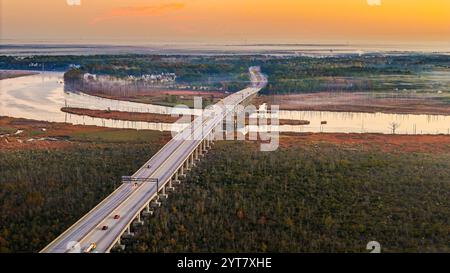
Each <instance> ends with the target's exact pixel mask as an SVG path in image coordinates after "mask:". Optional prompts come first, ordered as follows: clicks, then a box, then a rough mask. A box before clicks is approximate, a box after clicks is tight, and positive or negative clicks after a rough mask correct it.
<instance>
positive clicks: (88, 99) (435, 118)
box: [0, 72, 450, 134]
mask: <svg viewBox="0 0 450 273" xmlns="http://www.w3.org/2000/svg"><path fill="white" fill-rule="evenodd" d="M62 79H63V74H62V73H59V72H44V73H40V74H38V75H32V76H26V77H20V78H14V79H6V80H1V81H0V115H1V116H10V117H16V118H27V119H35V120H44V121H50V122H68V123H71V124H81V125H96V126H103V127H111V128H133V129H151V130H160V131H170V130H171V129H172V124H168V123H149V122H132V121H118V120H109V119H100V118H91V117H87V116H79V115H73V114H66V113H64V112H62V111H61V108H62V107H64V106H70V107H80V108H88V109H98V110H106V109H108V108H109V109H110V110H116V111H128V112H141V113H158V114H170V113H171V108H170V107H165V106H158V105H148V104H142V103H134V102H126V101H117V100H111V99H105V98H99V97H95V96H89V95H86V94H84V93H74V92H65V91H64V84H63V81H62ZM192 111H196V110H188V109H185V110H179V111H178V113H180V114H190V113H192ZM195 114H199V112H198V111H196V112H195ZM280 118H281V119H290V120H308V121H310V122H311V123H310V125H295V126H293V125H292V126H291V125H281V126H279V127H272V130H280V131H282V132H341V133H392V125H393V124H396V130H395V131H396V133H398V134H449V133H450V116H444V115H413V114H406V115H404V114H383V113H354V112H326V111H280ZM182 127H183V126H182V125H181V126H178V127H177V130H179V129H181V128H182ZM251 129H256V128H251Z"/></svg>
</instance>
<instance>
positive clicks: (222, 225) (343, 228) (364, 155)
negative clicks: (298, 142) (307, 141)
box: [125, 142, 450, 252]
mask: <svg viewBox="0 0 450 273" xmlns="http://www.w3.org/2000/svg"><path fill="white" fill-rule="evenodd" d="M256 147H257V146H256V145H253V144H249V143H233V142H222V143H218V144H217V145H216V146H215V147H214V149H213V150H212V151H211V152H210V154H209V155H208V156H207V159H206V160H203V161H202V163H200V165H199V167H198V168H195V169H194V171H193V172H192V173H191V174H190V175H189V176H188V178H187V179H186V181H184V182H183V183H182V185H181V186H180V187H179V188H177V189H176V192H175V193H174V194H172V195H171V196H170V197H169V199H168V201H167V202H166V203H165V204H164V205H163V206H162V207H161V208H160V209H158V210H157V211H156V213H155V215H154V216H153V217H151V218H149V219H148V221H146V224H145V225H144V227H141V228H139V229H136V230H135V232H136V234H137V235H136V237H135V238H133V239H132V240H131V241H129V242H128V245H127V247H126V248H125V252H367V250H366V245H367V243H368V242H369V241H372V240H376V241H378V242H380V244H381V246H382V251H383V252H439V251H443V252H448V251H450V245H449V241H448V238H449V227H450V209H449V207H448V204H449V203H450V196H449V194H448V193H449V192H450V184H449V183H448V182H449V181H450V154H448V153H446V154H441V155H431V154H422V153H383V152H380V151H364V150H357V149H354V148H344V147H341V146H336V145H331V144H319V145H311V146H309V147H301V146H297V147H291V148H289V149H286V148H284V149H279V150H278V151H276V152H273V153H264V152H260V151H258V150H257V148H256Z"/></svg>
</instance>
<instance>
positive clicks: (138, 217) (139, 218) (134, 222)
mask: <svg viewBox="0 0 450 273" xmlns="http://www.w3.org/2000/svg"><path fill="white" fill-rule="evenodd" d="M143 224H144V221H142V220H141V213H139V214H138V215H137V217H136V219H135V220H134V221H133V225H134V226H142V225H143Z"/></svg>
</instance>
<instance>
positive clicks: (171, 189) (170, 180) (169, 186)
mask: <svg viewBox="0 0 450 273" xmlns="http://www.w3.org/2000/svg"><path fill="white" fill-rule="evenodd" d="M172 180H173V179H172V177H171V178H170V179H169V183H168V184H169V185H168V186H167V191H170V192H173V191H175V188H174V187H173V185H172Z"/></svg>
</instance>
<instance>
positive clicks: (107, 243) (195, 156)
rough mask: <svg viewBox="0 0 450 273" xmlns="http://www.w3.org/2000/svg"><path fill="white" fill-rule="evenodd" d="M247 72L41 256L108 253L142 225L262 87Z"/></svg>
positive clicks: (262, 81) (256, 75) (256, 74)
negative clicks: (241, 85) (242, 84)
mask: <svg viewBox="0 0 450 273" xmlns="http://www.w3.org/2000/svg"><path fill="white" fill-rule="evenodd" d="M249 72H250V76H251V86H249V87H248V88H246V89H244V90H241V91H239V92H236V93H233V94H231V95H230V96H228V97H226V98H224V99H223V100H221V101H219V102H218V103H217V104H215V105H214V106H213V107H210V108H208V109H205V110H204V111H203V114H202V115H201V116H198V117H196V118H195V119H194V120H193V121H192V123H191V124H189V126H187V127H186V128H185V129H184V130H182V131H181V132H179V133H178V134H177V135H176V136H175V137H173V138H172V139H171V140H170V141H169V142H168V143H167V144H166V145H165V146H164V147H163V148H162V149H161V150H159V151H158V152H157V153H156V154H155V155H154V156H153V157H152V158H151V159H150V160H149V161H147V162H146V163H145V164H144V165H143V166H142V167H141V168H140V169H139V170H138V171H137V172H136V173H134V174H133V175H132V176H129V177H123V179H122V180H123V184H122V185H121V186H119V187H118V188H117V189H116V190H115V191H114V192H113V193H111V194H110V195H109V196H108V197H106V198H105V199H104V200H103V201H101V202H100V203H99V204H98V205H97V206H95V207H94V208H93V209H92V210H91V211H90V212H88V213H87V214H86V215H84V216H83V217H82V218H81V219H80V220H78V221H77V222H76V223H75V224H73V225H72V226H71V227H70V228H68V229H67V230H66V231H65V232H63V233H62V234H61V235H60V236H59V237H57V238H56V239H55V240H54V241H53V242H51V243H50V244H49V245H48V246H46V247H45V248H44V249H43V250H41V253H66V252H100V253H102V252H110V251H111V249H112V248H113V247H124V245H123V244H122V240H123V238H126V237H129V236H133V234H132V232H131V231H132V228H131V227H132V225H139V224H142V223H143V222H142V219H141V217H142V216H145V215H151V214H152V213H153V209H154V208H155V207H158V206H160V205H161V201H162V200H163V199H165V198H167V193H168V192H169V191H173V190H174V184H176V183H180V178H181V177H182V176H184V175H185V174H186V172H187V171H188V170H190V168H192V167H193V166H195V162H196V161H197V160H199V159H200V157H201V156H202V155H204V153H206V152H207V150H208V149H209V148H210V146H211V144H212V143H213V141H214V137H215V135H216V134H217V133H219V132H220V133H221V132H222V129H223V127H222V126H223V120H224V119H226V118H227V117H228V116H229V115H231V114H234V111H235V108H236V107H237V106H238V105H239V104H241V103H243V102H245V101H248V100H249V99H250V98H251V97H252V96H254V95H256V93H258V92H259V91H260V90H261V89H262V88H263V87H264V86H265V85H266V84H267V79H266V78H265V76H263V75H262V74H261V72H260V69H259V67H251V68H250V69H249Z"/></svg>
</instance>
